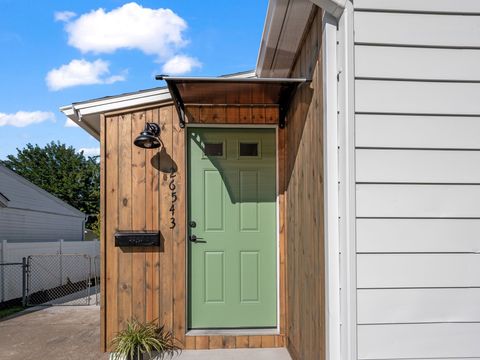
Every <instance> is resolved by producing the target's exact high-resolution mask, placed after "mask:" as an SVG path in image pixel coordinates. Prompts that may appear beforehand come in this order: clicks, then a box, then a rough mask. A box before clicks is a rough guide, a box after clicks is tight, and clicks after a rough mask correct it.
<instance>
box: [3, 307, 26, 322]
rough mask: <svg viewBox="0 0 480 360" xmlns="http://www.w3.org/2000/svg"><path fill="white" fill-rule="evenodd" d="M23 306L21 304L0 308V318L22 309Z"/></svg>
mask: <svg viewBox="0 0 480 360" xmlns="http://www.w3.org/2000/svg"><path fill="white" fill-rule="evenodd" d="M22 310H23V308H22V307H21V306H11V307H8V308H5V309H0V319H1V318H4V317H6V316H10V315H12V314H15V313H17V312H19V311H22Z"/></svg>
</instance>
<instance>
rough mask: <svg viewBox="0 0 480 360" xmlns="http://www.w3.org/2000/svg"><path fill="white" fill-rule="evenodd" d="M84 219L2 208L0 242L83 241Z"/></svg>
mask: <svg viewBox="0 0 480 360" xmlns="http://www.w3.org/2000/svg"><path fill="white" fill-rule="evenodd" d="M82 233H83V218H80V217H73V216H65V215H59V214H51V213H46V212H40V211H31V210H23V209H11V208H8V207H7V208H0V240H8V241H9V242H34V241H38V242H41V241H57V240H59V239H64V240H65V241H81V240H83V238H82Z"/></svg>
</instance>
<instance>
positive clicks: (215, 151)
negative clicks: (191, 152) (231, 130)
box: [203, 143, 223, 156]
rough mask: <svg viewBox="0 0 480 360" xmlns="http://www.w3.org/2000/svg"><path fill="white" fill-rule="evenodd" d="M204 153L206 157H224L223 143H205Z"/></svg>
mask: <svg viewBox="0 0 480 360" xmlns="http://www.w3.org/2000/svg"><path fill="white" fill-rule="evenodd" d="M203 153H204V154H205V155H206V156H223V143H205V149H204V150H203Z"/></svg>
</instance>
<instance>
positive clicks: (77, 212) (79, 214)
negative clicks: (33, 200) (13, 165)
mask: <svg viewBox="0 0 480 360" xmlns="http://www.w3.org/2000/svg"><path fill="white" fill-rule="evenodd" d="M2 170H3V171H4V172H6V173H7V174H10V175H12V176H13V177H15V178H16V179H17V180H18V181H20V182H21V183H23V184H24V185H26V186H28V187H30V188H31V189H33V190H36V191H37V192H39V193H40V194H42V195H44V196H46V197H48V198H49V199H50V200H53V201H55V202H56V203H57V204H59V205H61V206H63V207H64V208H66V209H67V210H69V211H71V212H72V215H73V216H75V217H83V218H85V213H83V212H81V211H80V210H78V209H76V208H74V207H73V206H72V205H69V204H67V203H66V202H65V201H63V200H61V199H59V198H58V197H56V196H55V195H53V194H50V193H49V192H48V191H45V190H43V189H42V188H41V187H39V186H37V185H35V184H34V183H32V182H31V181H28V180H27V179H25V178H24V177H23V176H21V175H19V174H17V173H16V172H15V171H13V170H10V169H9V168H7V167H6V166H4V165H1V164H0V171H2ZM3 196H4V197H5V195H3ZM63 215H65V214H63Z"/></svg>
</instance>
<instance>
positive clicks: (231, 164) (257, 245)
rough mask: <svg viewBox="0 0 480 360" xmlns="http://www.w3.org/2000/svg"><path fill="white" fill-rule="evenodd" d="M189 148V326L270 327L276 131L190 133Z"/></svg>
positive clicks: (274, 316) (199, 130)
mask: <svg viewBox="0 0 480 360" xmlns="http://www.w3.org/2000/svg"><path fill="white" fill-rule="evenodd" d="M188 145H189V149H188V170H189V171H188V185H189V214H188V224H187V226H188V236H189V241H188V253H189V269H188V273H189V278H188V280H189V281H188V284H189V289H188V291H189V293H188V295H189V297H188V300H189V314H188V325H189V328H191V329H214V328H217V329H221V328H224V329H228V328H255V327H262V328H266V327H276V325H277V320H276V319H277V307H276V304H277V285H276V283H277V276H276V269H277V264H276V261H277V254H276V181H275V163H276V161H275V130H273V129H210V128H191V129H189V131H188ZM195 237H196V241H195Z"/></svg>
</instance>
